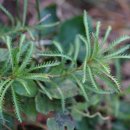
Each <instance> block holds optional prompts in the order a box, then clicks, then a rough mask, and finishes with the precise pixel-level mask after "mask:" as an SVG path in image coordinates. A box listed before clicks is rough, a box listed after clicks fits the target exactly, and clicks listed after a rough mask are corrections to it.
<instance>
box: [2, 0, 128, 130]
mask: <svg viewBox="0 0 130 130" xmlns="http://www.w3.org/2000/svg"><path fill="white" fill-rule="evenodd" d="M37 2H38V1H37ZM27 3H28V1H27V0H24V4H25V6H24V12H23V19H22V22H20V24H18V23H17V26H13V27H12V28H15V29H14V30H13V29H12V30H10V31H8V32H5V33H2V35H0V40H1V41H2V43H3V44H4V45H5V46H6V48H0V55H1V58H0V113H1V118H2V119H3V120H4V113H6V112H7V111H5V110H6V109H8V107H7V103H8V93H9V94H11V96H12V101H11V99H9V100H10V101H9V102H13V106H14V112H15V114H16V117H17V119H18V120H19V121H20V122H22V121H24V120H25V118H24V117H23V116H22V115H23V114H26V115H27V116H28V115H30V113H31V112H30V113H29V110H28V108H26V109H25V108H22V106H24V105H22V103H21V102H24V103H25V104H26V103H27V100H30V99H31V103H30V104H32V105H30V106H31V108H33V111H32V113H33V114H34V115H36V113H37V112H39V113H42V114H48V113H49V112H51V111H53V112H54V113H55V116H54V117H53V118H50V119H48V121H47V125H48V129H49V130H52V129H56V130H58V129H59V130H62V129H63V130H64V128H65V127H67V128H68V130H74V127H76V125H75V123H74V121H73V119H72V117H73V118H74V119H75V120H77V119H78V120H82V119H83V117H84V116H86V117H89V118H92V117H97V116H99V117H101V118H102V119H105V117H103V116H102V114H101V113H100V112H97V113H94V114H92V115H91V114H90V113H89V112H87V111H86V110H88V108H89V107H90V106H95V105H97V104H98V103H99V102H100V99H101V98H100V95H106V94H113V93H119V92H120V85H119V83H118V81H117V79H116V78H115V77H114V76H112V74H111V70H110V67H109V66H110V63H111V62H112V61H113V60H115V59H120V58H128V59H129V58H130V54H126V51H127V50H128V49H129V47H130V46H129V45H126V46H122V47H121V48H119V49H116V47H117V46H118V45H120V44H121V42H123V41H124V40H128V39H129V38H130V37H129V36H122V37H120V38H118V39H117V40H115V41H112V42H111V43H110V44H109V46H108V47H107V48H105V44H106V41H107V38H108V36H109V33H110V31H111V27H108V29H107V31H106V33H105V36H104V38H103V40H102V41H99V33H100V22H97V26H96V30H95V31H92V29H91V26H90V23H89V20H90V19H89V17H88V16H87V13H86V11H84V15H83V19H81V18H82V17H81V18H80V17H77V18H76V19H74V20H76V21H75V22H76V24H75V25H73V22H74V20H72V21H68V22H66V23H64V24H62V25H61V30H60V34H59V36H58V37H57V38H56V39H57V40H58V41H59V42H57V41H56V39H55V40H54V41H52V43H51V45H50V46H47V47H45V46H44V49H43V47H41V48H40V49H39V48H38V47H37V46H36V44H35V43H36V41H35V39H36V37H38V36H39V35H41V33H40V34H39V33H36V32H37V31H38V32H40V31H41V30H42V29H43V28H48V27H51V26H53V25H57V23H56V24H55V23H54V24H52V23H49V24H47V25H45V24H43V23H40V24H36V25H34V26H31V27H30V26H29V25H27V24H26V15H27V5H28V4H27ZM37 4H38V3H37ZM0 8H1V9H2V11H3V12H4V13H5V14H6V15H7V16H8V17H9V18H10V20H11V21H12V23H13V20H14V19H13V18H12V16H11V14H10V13H9V12H8V11H7V10H6V9H5V8H4V7H3V6H2V5H1V6H0ZM46 10H47V11H48V8H47V9H46ZM46 10H45V11H46ZM43 16H44V15H43ZM82 23H83V25H84V26H82ZM13 24H14V23H13ZM66 24H69V26H68V28H66ZM71 25H73V26H71ZM77 25H79V26H80V25H81V26H82V27H81V28H78V26H77ZM75 26H76V27H75ZM70 27H71V29H70ZM73 28H75V30H73ZM82 29H83V30H84V33H80V32H82V31H81V30H82ZM73 31H74V33H73ZM24 32H27V34H29V36H30V37H27V36H28V35H27V36H26V35H25V33H24ZM34 32H35V33H34ZM71 33H73V36H71ZM16 34H17V35H16ZM68 35H70V36H68ZM68 37H69V38H68ZM60 38H61V39H60ZM67 38H68V40H66V39H67ZM74 39H75V40H74ZM62 40H63V43H64V42H66V43H67V44H66V45H67V48H65V43H64V44H62ZM68 45H69V46H68ZM81 46H82V47H84V49H85V51H84V53H83V55H82V60H80V63H78V61H79V55H80V53H81V52H80V47H81ZM99 80H101V81H102V82H103V83H104V84H105V87H104V88H102V87H101V85H100V83H99ZM7 92H8V93H7ZM77 96H80V97H81V98H82V100H83V101H82V102H80V101H79V102H78V101H77V100H76V97H77ZM25 98H27V100H26V101H25V100H24V99H25ZM11 107H12V105H11ZM5 108H6V109H5ZM22 109H23V110H22ZM66 111H67V112H68V113H67V114H66ZM79 115H80V116H79ZM76 116H77V117H76ZM83 125H85V123H83ZM85 127H87V125H86V126H85ZM78 129H79V130H80V129H81V130H82V129H84V128H78Z"/></svg>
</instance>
